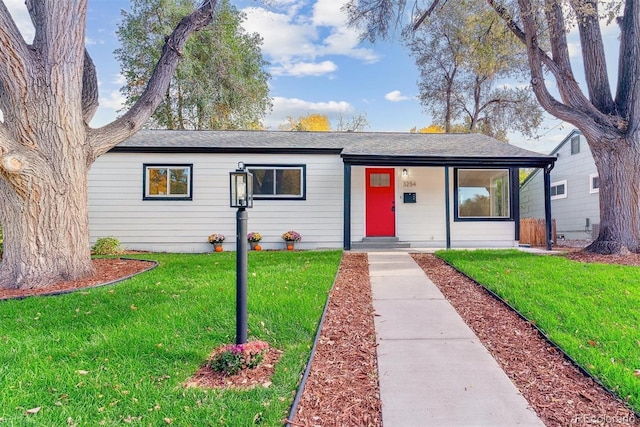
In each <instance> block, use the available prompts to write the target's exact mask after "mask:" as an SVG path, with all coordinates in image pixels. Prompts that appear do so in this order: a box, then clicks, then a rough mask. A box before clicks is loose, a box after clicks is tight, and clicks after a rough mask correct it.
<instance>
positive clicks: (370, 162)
mask: <svg viewBox="0 0 640 427" xmlns="http://www.w3.org/2000/svg"><path fill="white" fill-rule="evenodd" d="M341 157H342V159H343V162H344V163H347V164H350V165H354V166H382V165H384V166H461V167H462V166H478V167H501V166H503V167H527V168H544V167H546V166H548V165H551V164H553V163H554V162H555V160H556V159H555V157H551V156H540V157H473V156H393V155H371V154H369V155H357V154H356V155H354V154H342V155H341Z"/></svg>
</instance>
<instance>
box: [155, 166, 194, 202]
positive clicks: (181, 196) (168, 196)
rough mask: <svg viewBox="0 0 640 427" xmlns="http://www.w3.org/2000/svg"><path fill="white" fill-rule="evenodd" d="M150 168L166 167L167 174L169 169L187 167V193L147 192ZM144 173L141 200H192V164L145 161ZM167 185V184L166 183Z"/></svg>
mask: <svg viewBox="0 0 640 427" xmlns="http://www.w3.org/2000/svg"><path fill="white" fill-rule="evenodd" d="M151 169H167V175H168V174H169V171H170V170H171V169H188V170H189V179H188V180H187V194H159V195H155V194H149V170H151ZM143 173H144V178H143V179H144V194H143V197H142V199H143V200H193V194H192V191H193V190H192V187H193V164H170V163H163V164H158V163H145V164H143ZM167 185H169V184H168V183H167Z"/></svg>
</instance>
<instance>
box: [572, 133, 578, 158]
mask: <svg viewBox="0 0 640 427" xmlns="http://www.w3.org/2000/svg"><path fill="white" fill-rule="evenodd" d="M579 152H580V137H579V136H574V137H573V138H571V154H578V153H579Z"/></svg>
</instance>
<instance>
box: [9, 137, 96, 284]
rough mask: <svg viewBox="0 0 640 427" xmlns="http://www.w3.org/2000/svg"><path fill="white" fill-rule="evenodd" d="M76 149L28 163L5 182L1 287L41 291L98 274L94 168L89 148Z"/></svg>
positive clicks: (79, 147) (78, 147)
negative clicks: (90, 181)
mask: <svg viewBox="0 0 640 427" xmlns="http://www.w3.org/2000/svg"><path fill="white" fill-rule="evenodd" d="M58 137H60V136H58ZM76 141H77V139H76ZM59 142H60V141H59ZM54 145H56V144H54ZM76 147H77V149H76V150H75V152H72V151H71V150H69V149H67V150H65V156H64V158H56V157H57V156H52V158H51V159H46V160H45V161H44V162H42V164H25V165H24V166H25V168H24V172H22V173H20V174H18V175H16V176H14V177H12V178H13V179H10V180H9V181H4V180H0V199H1V200H2V201H3V203H2V205H0V215H1V216H0V219H1V220H2V226H3V233H4V253H3V259H2V264H1V265H0V288H9V289H18V288H22V289H36V288H42V287H46V286H48V285H50V284H52V283H56V282H58V281H61V280H74V279H78V278H81V277H84V276H88V275H91V274H93V272H94V267H93V262H92V261H91V251H90V247H89V220H88V208H87V205H88V199H87V177H88V167H87V161H86V154H85V153H84V150H83V149H82V147H81V146H77V145H76ZM68 148H69V147H68ZM17 185H22V187H21V188H19V189H18V190H16V188H17Z"/></svg>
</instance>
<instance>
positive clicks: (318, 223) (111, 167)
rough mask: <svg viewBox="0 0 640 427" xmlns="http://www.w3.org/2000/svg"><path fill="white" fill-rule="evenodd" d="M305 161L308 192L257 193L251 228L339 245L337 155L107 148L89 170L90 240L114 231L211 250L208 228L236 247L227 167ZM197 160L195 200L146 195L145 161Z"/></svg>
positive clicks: (172, 247)
mask: <svg viewBox="0 0 640 427" xmlns="http://www.w3.org/2000/svg"><path fill="white" fill-rule="evenodd" d="M239 161H243V162H244V163H246V164H261V165H286V164H305V165H306V196H307V197H306V200H255V201H254V206H253V208H252V209H247V212H248V218H249V219H248V227H247V228H248V231H257V232H260V233H261V234H262V236H263V241H262V247H263V248H265V249H276V248H277V249H280V248H282V247H283V245H284V243H283V241H282V240H281V238H280V236H281V235H282V233H284V232H285V231H287V230H295V231H298V232H299V233H301V234H302V241H301V242H300V243H298V244H297V245H296V246H297V247H299V248H302V249H312V248H341V247H342V235H343V227H342V225H343V215H342V205H343V203H342V194H343V164H342V161H341V159H340V157H339V156H336V155H324V154H317V155H277V156H276V155H264V154H148V153H107V154H105V155H104V156H102V157H100V158H99V159H98V160H97V161H96V162H95V163H94V165H93V167H92V169H91V172H90V175H89V224H90V231H91V241H92V242H95V241H96V239H98V238H100V237H105V236H115V237H117V238H118V239H120V241H121V242H122V243H123V246H124V247H126V248H128V249H134V250H154V251H168V252H205V251H210V250H211V245H210V244H209V243H207V236H208V235H209V234H212V233H222V234H224V235H225V236H226V237H227V239H226V240H225V244H224V247H225V248H226V249H227V250H235V241H236V238H235V234H236V220H235V215H236V209H233V208H230V207H229V172H230V171H233V170H235V169H236V167H237V165H238V162H239ZM145 163H156V164H193V192H192V194H193V200H191V201H164V200H143V188H142V185H143V164H145Z"/></svg>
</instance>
